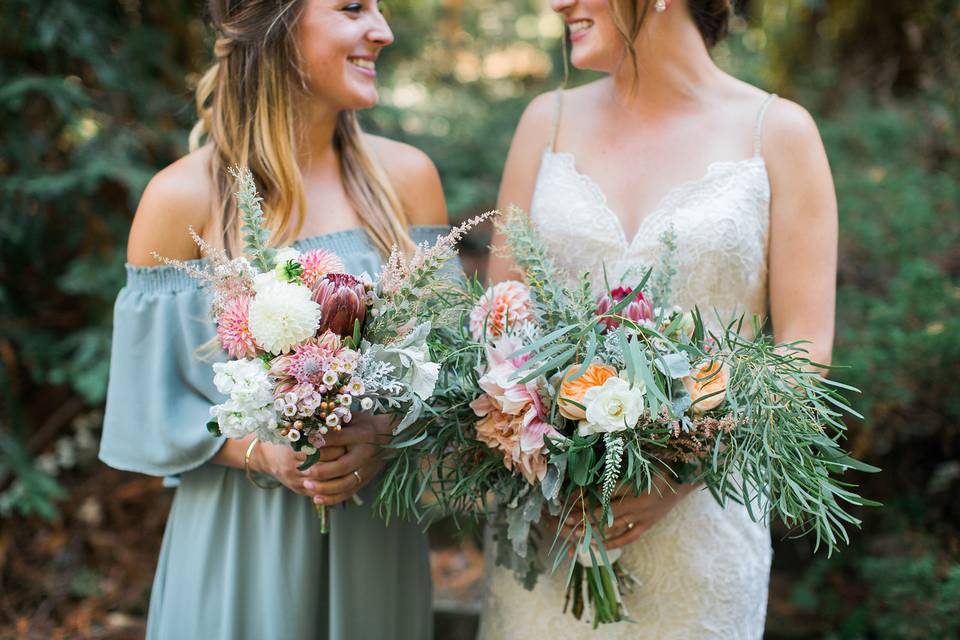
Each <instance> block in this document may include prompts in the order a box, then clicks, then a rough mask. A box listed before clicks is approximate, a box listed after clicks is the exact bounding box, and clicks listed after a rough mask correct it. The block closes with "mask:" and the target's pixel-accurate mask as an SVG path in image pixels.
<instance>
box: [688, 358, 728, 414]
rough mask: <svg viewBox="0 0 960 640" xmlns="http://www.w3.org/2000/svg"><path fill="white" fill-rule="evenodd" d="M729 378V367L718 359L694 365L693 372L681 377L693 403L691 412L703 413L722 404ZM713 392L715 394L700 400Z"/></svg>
mask: <svg viewBox="0 0 960 640" xmlns="http://www.w3.org/2000/svg"><path fill="white" fill-rule="evenodd" d="M729 378H730V367H729V366H728V365H727V364H726V363H724V362H721V361H720V360H710V361H707V362H704V363H702V364H700V365H698V366H696V367H694V370H693V374H692V375H689V376H687V377H686V378H684V379H683V386H684V387H686V389H687V393H689V394H690V399H691V400H692V401H693V403H694V405H693V412H694V413H703V412H705V411H709V410H710V409H716V408H717V407H719V406H720V405H721V404H723V401H724V400H726V398H727V381H728V380H729ZM713 393H716V394H717V395H715V396H712V397H710V398H707V399H706V400H700V398H703V397H704V396H709V395H711V394H713ZM698 400H700V401H699V402H698Z"/></svg>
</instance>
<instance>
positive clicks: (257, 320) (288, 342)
mask: <svg viewBox="0 0 960 640" xmlns="http://www.w3.org/2000/svg"><path fill="white" fill-rule="evenodd" d="M249 325H250V332H251V333H252V334H253V339H254V340H256V341H257V344H259V345H260V346H261V347H263V349H264V350H266V351H269V352H270V353H288V352H289V351H290V350H291V349H292V348H293V347H295V346H296V345H297V344H298V343H300V342H303V341H304V340H306V339H307V338H310V337H311V336H313V334H314V333H316V331H317V327H319V326H320V305H319V304H317V303H316V302H314V301H313V300H311V299H310V289H308V288H307V287H304V286H303V285H299V284H293V283H290V282H276V283H274V284H271V285H269V286H266V287H264V288H263V289H261V290H259V291H257V295H256V297H254V299H253V301H252V302H251V303H250V319H249Z"/></svg>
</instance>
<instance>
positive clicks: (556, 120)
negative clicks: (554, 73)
mask: <svg viewBox="0 0 960 640" xmlns="http://www.w3.org/2000/svg"><path fill="white" fill-rule="evenodd" d="M556 94H557V106H556V110H555V111H554V114H553V129H552V130H551V132H550V153H555V152H556V150H557V134H558V133H559V132H560V115H561V114H562V113H563V87H560V88H559V89H557V90H556Z"/></svg>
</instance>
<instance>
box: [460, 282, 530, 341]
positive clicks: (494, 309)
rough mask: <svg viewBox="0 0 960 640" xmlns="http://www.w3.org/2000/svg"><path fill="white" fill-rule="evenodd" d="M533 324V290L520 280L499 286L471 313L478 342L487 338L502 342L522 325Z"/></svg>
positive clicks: (493, 288)
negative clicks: (531, 292) (504, 337)
mask: <svg viewBox="0 0 960 640" xmlns="http://www.w3.org/2000/svg"><path fill="white" fill-rule="evenodd" d="M532 321H533V307H532V306H531V304H530V289H529V288H528V287H527V285H525V284H523V283H522V282H517V281H516V280H505V281H503V282H499V283H497V284H495V285H493V286H492V287H490V288H489V289H487V290H486V292H485V293H484V294H483V295H482V296H481V297H480V300H478V301H477V304H476V306H475V307H474V308H473V310H472V311H471V312H470V333H472V334H473V338H474V339H475V340H479V339H480V338H481V337H483V335H484V329H486V337H487V338H498V337H500V336H501V335H503V334H505V333H510V332H511V331H512V330H513V329H515V328H516V327H518V326H519V325H521V324H524V323H527V322H532Z"/></svg>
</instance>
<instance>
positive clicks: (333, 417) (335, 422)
mask: <svg viewBox="0 0 960 640" xmlns="http://www.w3.org/2000/svg"><path fill="white" fill-rule="evenodd" d="M339 425H340V416H338V415H337V414H335V413H331V414H330V415H328V416H327V426H328V427H330V428H334V427H337V426H339Z"/></svg>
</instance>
